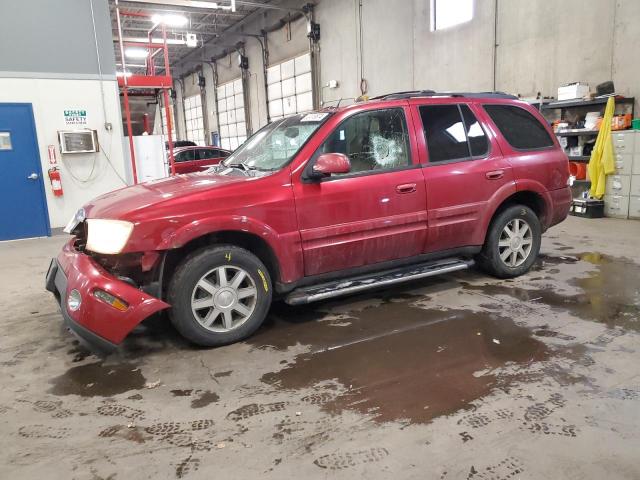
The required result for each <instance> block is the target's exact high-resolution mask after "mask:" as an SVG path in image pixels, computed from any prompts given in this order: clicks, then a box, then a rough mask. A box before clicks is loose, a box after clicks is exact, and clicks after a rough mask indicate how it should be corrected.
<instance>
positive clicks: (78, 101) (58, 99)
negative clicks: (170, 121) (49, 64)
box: [0, 78, 125, 228]
mask: <svg viewBox="0 0 640 480" xmlns="http://www.w3.org/2000/svg"><path fill="white" fill-rule="evenodd" d="M102 83H103V87H104V94H105V106H106V118H107V121H108V122H111V124H112V125H113V130H112V131H111V132H107V131H106V130H105V128H104V122H105V121H104V117H103V113H102V101H101V97H100V82H99V80H67V79H42V78H35V79H25V78H0V102H16V103H31V104H32V105H33V114H34V117H35V124H36V132H37V136H38V139H37V140H38V146H39V151H40V158H41V161H42V173H43V181H44V183H45V191H46V197H47V198H46V201H47V208H48V210H49V218H50V222H51V227H52V228H59V227H64V225H65V224H66V223H67V222H68V221H69V219H70V218H71V216H72V215H73V214H74V213H75V212H76V210H77V209H78V208H79V207H81V206H82V205H83V204H85V203H86V202H88V201H89V200H91V199H92V198H94V197H96V196H98V195H101V194H103V193H106V192H109V191H111V190H114V189H117V188H121V187H123V186H125V184H124V182H123V181H122V180H121V179H120V178H119V177H118V176H117V175H116V173H115V172H114V168H115V170H117V172H118V174H119V175H120V176H121V177H122V178H125V173H124V160H123V158H124V157H123V150H122V138H123V133H122V121H121V116H120V101H119V93H118V86H117V83H116V81H115V80H107V81H103V82H102ZM65 109H84V110H86V111H87V128H91V129H94V130H97V131H98V139H99V141H100V144H101V148H100V150H101V152H99V153H95V154H93V153H91V154H74V155H65V156H64V157H63V156H61V155H60V150H59V145H58V136H57V132H58V130H70V129H73V127H68V126H66V125H65V121H64V110H65ZM48 145H55V146H56V153H57V158H58V167H59V168H60V175H61V178H62V187H63V190H64V195H63V196H62V197H54V196H53V194H52V192H51V186H50V185H51V184H50V182H49V177H48V176H47V170H48V169H49V160H48V153H47V147H48ZM107 157H108V158H109V159H110V160H111V164H112V165H113V168H112V167H111V166H110V165H109V163H108V161H107ZM74 176H75V177H76V178H74Z"/></svg>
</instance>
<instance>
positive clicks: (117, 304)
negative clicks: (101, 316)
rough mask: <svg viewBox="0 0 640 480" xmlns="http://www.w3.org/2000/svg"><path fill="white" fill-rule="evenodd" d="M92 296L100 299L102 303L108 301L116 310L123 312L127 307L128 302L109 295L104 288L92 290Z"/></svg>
mask: <svg viewBox="0 0 640 480" xmlns="http://www.w3.org/2000/svg"><path fill="white" fill-rule="evenodd" d="M93 296H94V297H96V298H97V299H99V300H102V301H103V302H104V303H108V304H109V305H111V306H112V307H113V308H115V309H116V310H120V311H121V312H124V311H125V310H126V309H127V308H129V304H128V303H127V302H125V301H124V300H121V299H119V298H118V297H115V296H113V295H111V294H110V293H107V292H105V291H104V290H94V291H93Z"/></svg>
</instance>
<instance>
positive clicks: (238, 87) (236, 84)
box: [233, 78, 242, 94]
mask: <svg viewBox="0 0 640 480" xmlns="http://www.w3.org/2000/svg"><path fill="white" fill-rule="evenodd" d="M233 93H234V94H235V93H242V79H241V78H238V79H237V80H234V81H233Z"/></svg>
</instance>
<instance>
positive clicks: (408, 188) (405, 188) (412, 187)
mask: <svg viewBox="0 0 640 480" xmlns="http://www.w3.org/2000/svg"><path fill="white" fill-rule="evenodd" d="M415 191H416V184H415V183H403V184H402V185H398V186H396V192H398V193H413V192H415Z"/></svg>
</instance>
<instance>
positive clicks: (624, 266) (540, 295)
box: [462, 253, 640, 331]
mask: <svg viewBox="0 0 640 480" xmlns="http://www.w3.org/2000/svg"><path fill="white" fill-rule="evenodd" d="M577 261H583V262H588V263H590V264H592V265H593V266H594V267H595V268H594V270H593V271H592V272H590V273H588V274H587V275H586V276H584V277H580V278H575V279H573V280H571V281H569V284H570V285H572V286H575V287H579V288H580V290H581V293H578V294H576V295H567V294H563V293H560V292H559V291H558V290H557V289H555V288H553V287H544V288H536V287H535V286H526V287H514V286H511V285H509V284H508V283H507V282H501V283H490V284H485V285H472V284H470V283H468V282H462V285H463V290H466V291H476V292H480V293H483V294H485V295H488V296H495V295H506V296H510V297H513V298H515V299H517V300H519V301H523V302H536V303H539V304H541V305H547V306H549V307H551V308H554V309H559V310H564V311H568V312H569V313H571V314H572V315H573V316H575V317H578V318H581V319H584V320H593V321H596V322H601V323H604V324H605V325H607V326H608V327H622V328H625V329H630V330H636V331H640V281H639V280H640V265H637V264H635V263H633V262H631V261H629V260H625V259H620V258H615V257H611V256H607V255H601V254H598V253H582V254H577V255H576V256H575V257H574V256H567V257H550V256H541V261H540V263H539V266H538V267H537V270H542V271H546V272H547V273H549V272H550V273H551V274H553V273H557V268H553V267H554V266H557V265H560V264H562V263H565V264H566V263H575V262H577ZM538 278H539V279H541V280H544V279H547V278H545V277H538Z"/></svg>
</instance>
